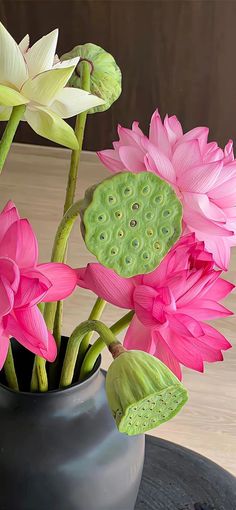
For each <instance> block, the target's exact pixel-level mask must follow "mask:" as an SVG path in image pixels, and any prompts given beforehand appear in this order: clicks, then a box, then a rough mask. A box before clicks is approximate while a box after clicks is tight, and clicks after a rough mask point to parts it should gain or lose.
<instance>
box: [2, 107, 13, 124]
mask: <svg viewBox="0 0 236 510" xmlns="http://www.w3.org/2000/svg"><path fill="white" fill-rule="evenodd" d="M11 112H12V108H10V107H9V106H6V107H5V106H0V121H1V120H9V119H10V116H11Z"/></svg>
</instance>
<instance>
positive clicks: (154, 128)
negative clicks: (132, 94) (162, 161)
mask: <svg viewBox="0 0 236 510" xmlns="http://www.w3.org/2000/svg"><path fill="white" fill-rule="evenodd" d="M149 140H150V142H151V143H153V145H155V146H156V147H158V149H160V150H161V151H162V152H163V154H165V155H166V156H167V157H170V155H171V147H170V142H169V139H168V135H167V131H166V128H165V127H164V126H163V124H162V121H161V117H160V115H159V112H158V110H156V111H155V112H154V113H153V115H152V118H151V123H150V129H149Z"/></svg>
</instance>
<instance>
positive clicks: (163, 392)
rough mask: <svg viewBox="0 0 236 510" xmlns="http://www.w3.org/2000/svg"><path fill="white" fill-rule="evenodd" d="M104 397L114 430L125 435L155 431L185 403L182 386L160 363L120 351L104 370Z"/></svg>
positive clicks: (147, 357) (146, 356)
mask: <svg viewBox="0 0 236 510" xmlns="http://www.w3.org/2000/svg"><path fill="white" fill-rule="evenodd" d="M106 393H107V399H108V403H109V406H110V408H111V411H112V414H113V417H114V419H115V421H116V425H117V428H118V430H119V431H120V432H123V433H125V434H128V435H136V434H142V433H144V432H147V431H148V430H151V429H153V428H155V427H158V426H159V425H161V423H164V422H166V421H168V420H170V419H171V418H173V417H174V416H175V415H176V414H177V413H178V412H179V411H180V409H181V408H182V407H183V405H184V404H185V403H186V402H187V400H188V394H187V391H186V389H185V388H184V386H183V384H182V383H181V382H180V381H179V380H178V379H177V377H175V375H174V374H173V373H172V372H171V371H170V370H169V368H167V367H166V365H164V364H163V363H162V362H161V361H160V360H158V359H157V358H154V357H153V356H151V355H150V354H147V353H146V352H143V351H125V350H124V349H123V352H122V353H121V352H118V356H117V357H116V358H115V359H114V361H113V362H112V364H111V365H110V367H109V369H108V372H107V377H106Z"/></svg>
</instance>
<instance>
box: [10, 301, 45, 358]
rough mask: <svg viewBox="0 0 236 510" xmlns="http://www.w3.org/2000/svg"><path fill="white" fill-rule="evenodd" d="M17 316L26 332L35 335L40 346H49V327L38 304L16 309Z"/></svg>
mask: <svg viewBox="0 0 236 510" xmlns="http://www.w3.org/2000/svg"><path fill="white" fill-rule="evenodd" d="M15 318H16V320H17V322H18V324H19V326H21V328H22V331H24V333H25V334H29V335H30V336H32V337H34V338H35V340H37V343H38V345H39V346H40V347H43V348H45V347H46V348H47V342H48V332H47V327H46V323H45V320H44V318H43V315H42V314H41V312H40V310H39V308H38V307H37V306H32V307H28V308H24V309H22V310H15Z"/></svg>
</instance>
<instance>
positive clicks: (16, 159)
mask: <svg viewBox="0 0 236 510" xmlns="http://www.w3.org/2000/svg"><path fill="white" fill-rule="evenodd" d="M68 166H69V151H67V150H64V149H54V148H42V147H34V146H24V145H18V144H16V145H15V146H14V147H13V148H12V151H11V153H10V155H9V157H8V161H7V164H6V167H5V169H4V172H3V174H2V176H1V183H0V184H1V193H0V206H1V207H3V205H4V204H5V202H6V201H7V200H8V199H10V198H11V199H12V200H14V201H15V202H16V204H17V206H18V208H19V210H20V213H21V215H22V216H27V217H28V218H29V219H30V221H31V223H32V225H33V227H34V229H35V231H36V233H37V236H38V240H39V246H40V260H41V261H42V262H43V261H48V260H49V259H50V254H51V247H52V243H53V237H54V233H55V231H56V228H57V224H58V222H59V220H60V215H61V212H62V207H63V200H64V188H65V184H66V175H67V171H68ZM107 175H108V172H107V170H106V169H104V168H103V167H102V165H101V164H100V162H99V161H98V159H97V157H96V155H95V154H92V153H83V155H82V164H81V167H80V189H79V191H78V196H82V194H83V192H84V190H85V189H86V188H87V187H88V186H90V185H91V184H92V183H94V182H98V181H100V180H101V179H102V178H104V177H106V176H107ZM92 260H93V259H92V256H91V255H90V254H89V253H88V252H87V251H86V248H85V246H84V243H83V242H82V240H81V235H80V229H79V225H78V224H77V225H76V226H75V228H74V231H73V235H72V238H71V243H70V250H69V262H70V263H71V264H72V265H73V266H74V267H78V266H84V265H86V263H87V262H89V261H92ZM235 268H236V252H234V253H233V255H232V263H231V268H230V272H229V273H228V274H227V278H229V279H230V280H231V281H233V282H234V283H236V270H235ZM94 300H95V299H94V296H93V295H92V294H91V293H89V292H88V291H83V290H80V289H78V290H77V291H76V292H75V294H74V295H73V296H72V297H71V298H69V299H68V300H67V302H66V306H65V310H66V314H65V321H64V333H65V334H70V333H71V331H72V329H73V328H74V327H75V326H76V325H77V324H78V322H79V321H81V320H84V319H86V318H87V317H88V313H89V309H90V307H91V305H92V304H93V302H94ZM226 304H227V305H228V306H229V307H230V308H231V309H233V310H234V311H236V299H235V293H234V294H232V295H231V296H230V298H229V299H228V300H227V301H226ZM121 316H122V312H121V311H120V310H119V309H117V308H114V307H112V306H110V305H107V308H106V310H105V312H104V315H103V318H104V320H105V321H106V322H107V324H109V325H110V324H112V323H113V322H115V321H116V320H117V319H118V318H120V317H121ZM215 325H216V326H217V327H218V328H219V330H220V331H221V332H222V333H223V334H225V336H226V337H227V338H228V339H229V340H230V341H231V342H232V344H233V346H234V348H233V349H231V350H229V351H227V352H226V353H225V361H224V363H213V364H208V365H207V366H206V370H205V373H204V374H199V373H196V372H193V371H191V370H188V369H186V370H184V383H185V385H186V387H187V388H188V390H189V395H190V398H189V402H188V404H187V405H186V406H185V408H184V409H183V410H182V412H181V413H180V414H179V415H178V416H177V417H176V418H175V419H174V420H172V421H171V422H169V423H167V424H164V425H162V426H161V427H159V428H158V429H157V430H156V431H154V432H153V434H155V435H156V436H158V437H161V438H164V439H168V440H170V441H173V442H175V443H178V444H180V445H183V446H186V447H187V448H190V449H193V450H195V451H197V452H199V453H201V454H203V455H206V456H207V457H209V458H210V459H212V460H214V461H215V462H217V463H218V464H220V465H221V466H222V467H224V468H226V469H228V470H229V471H231V472H232V473H234V474H236V432H235V429H236V427H235V425H236V397H235V387H236V349H235V344H236V341H235V331H236V328H235V318H234V317H230V318H227V319H224V320H218V321H217V322H216V323H215ZM109 360H110V357H109V353H105V355H104V358H103V366H104V367H107V366H108V363H109ZM180 469H181V468H180Z"/></svg>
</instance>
